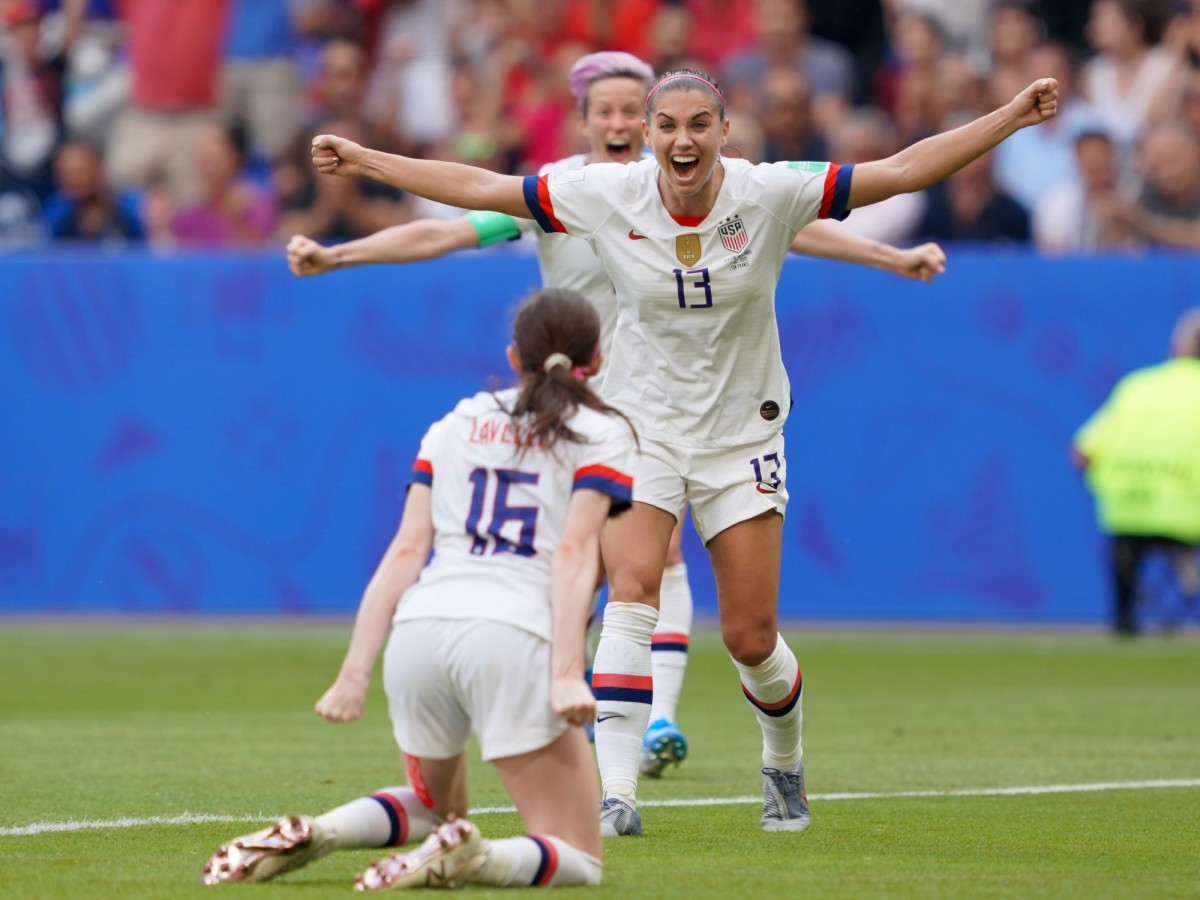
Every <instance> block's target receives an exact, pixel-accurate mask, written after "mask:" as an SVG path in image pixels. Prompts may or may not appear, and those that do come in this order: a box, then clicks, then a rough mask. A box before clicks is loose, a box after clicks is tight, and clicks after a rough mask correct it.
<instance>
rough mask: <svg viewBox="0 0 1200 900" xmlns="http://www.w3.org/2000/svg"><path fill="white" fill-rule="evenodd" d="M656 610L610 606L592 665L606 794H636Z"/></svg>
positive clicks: (598, 759)
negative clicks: (651, 639) (651, 640)
mask: <svg viewBox="0 0 1200 900" xmlns="http://www.w3.org/2000/svg"><path fill="white" fill-rule="evenodd" d="M657 621H658V610H656V609H654V607H652V606H647V605H646V604H645V603H614V602H613V601H611V600H610V601H609V602H608V606H606V607H605V609H604V628H603V630H602V631H601V632H600V646H598V647H597V648H596V660H595V662H594V663H593V664H592V693H594V694H595V695H596V762H597V764H598V765H599V767H600V783H601V784H602V785H603V787H604V795H605V796H609V795H610V794H620V795H622V796H624V797H626V798H628V799H630V800H632V799H633V798H634V797H636V796H637V779H638V764H639V763H640V762H641V758H642V739H643V738H644V737H645V736H646V726H647V725H648V724H649V723H650V702H651V700H652V698H653V694H654V689H653V681H652V679H651V675H650V636H651V635H652V634H653V633H654V623H655V622H657Z"/></svg>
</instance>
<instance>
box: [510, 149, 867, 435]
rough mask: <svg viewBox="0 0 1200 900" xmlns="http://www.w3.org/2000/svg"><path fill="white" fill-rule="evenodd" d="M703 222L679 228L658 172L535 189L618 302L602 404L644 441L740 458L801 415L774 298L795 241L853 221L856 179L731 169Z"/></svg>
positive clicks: (822, 167)
mask: <svg viewBox="0 0 1200 900" xmlns="http://www.w3.org/2000/svg"><path fill="white" fill-rule="evenodd" d="M721 165H722V166H723V167H724V170H725V177H724V181H723V183H722V185H721V189H720V191H719V193H718V195H717V200H716V203H715V205H714V206H713V209H712V211H711V212H709V214H708V215H707V216H704V217H703V218H685V217H678V218H676V217H673V216H671V215H670V214H669V213H668V212H667V210H666V207H665V206H664V205H663V201H662V198H661V196H660V195H659V192H658V185H657V181H656V175H657V173H658V170H659V168H658V162H657V161H656V160H655V159H653V158H648V159H643V160H640V161H639V162H636V163H631V164H629V165H618V164H615V163H601V164H596V165H590V166H585V167H583V168H579V169H574V170H572V171H568V172H559V173H552V174H547V175H542V176H529V177H528V178H526V179H525V200H526V203H527V204H528V206H529V209H530V212H531V213H532V215H533V218H534V219H535V220H536V221H537V222H538V224H540V225H541V227H542V228H543V229H544V230H546V231H558V232H563V233H566V234H572V235H575V236H577V237H581V238H583V239H585V240H586V241H588V243H589V244H591V246H592V249H593V251H594V252H595V254H596V256H597V257H599V259H600V261H601V262H602V263H603V264H604V268H605V269H606V270H607V271H608V274H609V277H610V278H611V279H612V282H613V286H614V287H615V289H616V296H617V322H616V330H615V333H614V336H613V341H612V344H611V345H610V353H609V356H608V359H607V360H606V361H605V364H604V368H603V370H602V372H601V377H602V381H601V388H600V391H601V394H602V395H603V396H604V398H605V400H607V401H608V402H609V403H612V404H613V405H614V406H616V407H617V408H618V409H620V410H621V411H622V412H624V413H626V415H628V416H629V417H630V419H631V420H632V421H633V422H634V424H635V425H636V427H637V429H638V434H639V435H640V436H641V437H643V438H650V439H652V440H656V441H662V442H664V443H669V444H676V445H679V446H684V447H695V448H719V447H733V446H737V445H740V444H747V443H752V442H756V441H760V440H762V439H764V438H767V437H769V436H771V435H773V434H775V433H777V432H778V431H779V430H780V429H781V428H782V427H783V423H784V420H785V419H786V418H787V414H788V408H789V406H790V405H791V396H790V388H789V385H788V377H787V372H786V371H785V370H784V367H783V359H782V357H781V355H780V350H779V329H778V327H777V325H776V322H775V287H776V284H777V283H778V281H779V273H780V270H781V269H782V268H783V260H784V258H785V257H786V256H787V252H788V247H789V246H790V245H791V242H792V240H793V239H794V238H795V236H796V233H797V232H798V231H799V230H800V229H801V228H803V227H804V226H805V225H807V224H808V223H809V222H811V221H813V220H814V219H817V218H838V219H844V218H845V217H846V215H847V214H848V212H847V210H846V200H847V197H848V195H849V192H850V180H851V176H852V172H853V167H852V166H837V165H834V164H831V163H824V162H780V163H771V164H763V165H752V164H751V163H749V162H747V161H745V160H741V159H722V160H721Z"/></svg>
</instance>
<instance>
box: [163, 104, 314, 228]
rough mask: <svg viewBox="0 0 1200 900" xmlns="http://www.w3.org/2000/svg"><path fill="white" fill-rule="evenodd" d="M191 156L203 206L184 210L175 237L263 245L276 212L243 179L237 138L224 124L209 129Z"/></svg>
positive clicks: (264, 196)
mask: <svg viewBox="0 0 1200 900" xmlns="http://www.w3.org/2000/svg"><path fill="white" fill-rule="evenodd" d="M192 153H193V154H194V156H195V162H196V168H197V172H198V174H199V179H200V201H199V202H198V203H194V204H192V205H189V206H184V207H182V208H180V210H179V212H178V213H176V214H175V215H174V216H173V217H172V221H171V231H172V233H173V234H174V236H175V238H176V239H177V240H178V241H179V242H180V243H183V244H209V245H213V244H216V245H223V246H241V247H253V246H260V245H262V244H264V243H265V242H266V241H267V240H268V239H269V238H270V237H271V234H272V230H273V228H274V225H275V219H276V217H277V214H278V209H277V207H276V202H275V199H274V197H273V196H272V195H271V194H270V193H268V192H267V191H265V190H264V189H262V188H260V187H259V186H258V185H257V184H255V183H253V182H251V181H249V180H248V179H246V178H245V177H244V176H243V174H242V170H243V166H244V165H245V154H244V152H243V151H242V148H241V147H240V146H239V145H238V143H237V141H236V140H235V139H234V136H233V135H232V134H231V133H230V132H229V131H228V130H227V129H226V128H224V127H222V126H220V125H206V126H204V127H202V128H200V129H199V131H198V132H197V133H196V138H195V144H194V146H193V149H192ZM323 180H325V181H332V180H333V179H323Z"/></svg>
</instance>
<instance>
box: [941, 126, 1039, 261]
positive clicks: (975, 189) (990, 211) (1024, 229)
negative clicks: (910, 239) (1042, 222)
mask: <svg viewBox="0 0 1200 900" xmlns="http://www.w3.org/2000/svg"><path fill="white" fill-rule="evenodd" d="M974 118H975V115H974V114H973V113H966V114H956V115H953V116H951V117H950V118H949V120H948V121H947V123H946V130H947V131H949V130H951V129H953V128H957V127H959V126H960V125H964V124H966V122H968V121H971V120H973V119H974ZM992 160H993V156H992V153H990V152H989V153H985V154H984V155H983V156H981V157H979V158H978V159H976V160H975V161H974V162H971V163H968V164H967V165H966V166H964V167H963V168H961V169H959V170H958V171H957V172H955V173H954V174H953V175H951V176H950V177H949V178H947V179H946V180H945V181H943V182H941V183H939V184H936V185H934V186H933V187H932V188H930V189H929V190H927V191H926V192H925V194H926V201H927V204H928V205H927V206H926V207H925V214H924V216H922V218H921V224H920V225H919V226H918V228H917V235H918V237H920V238H922V239H924V240H934V241H973V242H997V241H1011V242H1019V243H1023V242H1025V241H1028V240H1029V214H1028V213H1026V212H1025V210H1024V208H1023V207H1022V206H1021V204H1019V203H1017V201H1016V200H1014V199H1013V198H1012V197H1010V196H1009V195H1008V194H1006V193H1005V192H1004V190H1003V189H1002V188H1001V187H1000V186H999V185H998V184H996V182H995V180H994V179H993V177H992Z"/></svg>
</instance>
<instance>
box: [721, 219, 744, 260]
mask: <svg viewBox="0 0 1200 900" xmlns="http://www.w3.org/2000/svg"><path fill="white" fill-rule="evenodd" d="M717 234H719V235H720V236H721V244H722V245H723V246H724V247H725V249H726V250H728V251H729V252H730V253H741V252H742V250H743V249H745V247H746V244H747V243H748V242H749V241H750V235H749V234H747V233H746V226H745V225H743V224H742V217H741V216H736V215H735V216H730V217H729V218H728V219H725V220H724V221H723V222H721V224H720V225H718V226H717Z"/></svg>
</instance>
